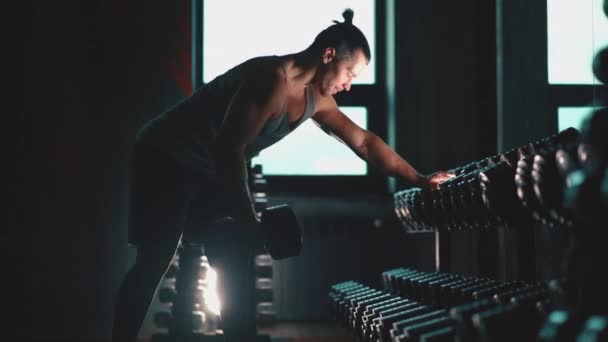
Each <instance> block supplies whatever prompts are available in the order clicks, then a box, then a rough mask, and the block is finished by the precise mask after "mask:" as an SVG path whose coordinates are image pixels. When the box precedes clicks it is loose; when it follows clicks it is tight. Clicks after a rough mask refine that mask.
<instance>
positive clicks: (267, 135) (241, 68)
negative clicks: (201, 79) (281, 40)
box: [136, 56, 315, 174]
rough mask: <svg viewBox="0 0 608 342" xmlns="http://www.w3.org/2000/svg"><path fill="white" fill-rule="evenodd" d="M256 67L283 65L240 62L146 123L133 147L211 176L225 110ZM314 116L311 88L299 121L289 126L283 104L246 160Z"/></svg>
mask: <svg viewBox="0 0 608 342" xmlns="http://www.w3.org/2000/svg"><path fill="white" fill-rule="evenodd" d="M260 63H279V64H280V65H282V67H283V68H285V65H284V64H283V63H282V61H281V60H280V59H279V58H278V57H277V56H265V57H257V58H253V59H250V60H248V61H245V62H243V63H242V64H240V65H237V66H236V67H234V68H232V69H230V70H228V71H227V72H226V73H224V74H222V75H220V76H218V77H216V78H215V79H214V80H212V81H211V82H209V83H207V84H205V85H203V86H202V87H200V88H199V89H198V90H197V91H196V92H195V93H194V94H193V95H192V96H190V97H188V98H186V99H185V100H183V101H182V102H180V103H178V104H177V105H175V106H173V107H171V108H169V109H168V110H167V111H165V112H164V113H162V114H160V115H158V116H157V117H155V118H153V119H152V120H150V121H149V122H147V123H146V124H145V125H144V126H143V127H142V128H141V129H140V130H139V132H138V134H137V138H136V143H137V144H143V145H147V146H150V147H152V148H155V149H157V150H160V151H163V152H165V153H168V154H169V155H171V156H173V157H174V158H175V159H176V160H177V161H178V162H179V163H181V164H182V165H184V166H185V167H188V168H191V169H193V170H195V171H197V172H202V173H206V174H209V173H215V165H214V162H213V159H212V157H211V153H210V146H211V145H212V144H213V143H214V141H215V138H216V136H217V132H218V131H219V129H220V127H221V124H222V122H223V121H224V117H225V115H226V108H227V107H228V104H229V103H230V100H231V99H232V96H233V95H234V94H235V92H236V91H237V89H238V87H239V85H240V84H241V82H242V81H243V79H244V77H245V76H246V75H247V73H248V72H250V71H251V70H255V68H256V67H258V66H259V65H260ZM314 113H315V98H314V93H313V89H312V87H311V86H308V87H306V104H305V110H304V113H303V115H302V117H301V118H300V119H299V120H298V121H297V122H295V123H292V124H289V120H288V113H287V110H286V103H285V105H284V106H283V109H282V110H281V113H280V115H278V116H277V117H275V118H273V119H271V120H269V121H267V122H266V124H265V125H264V127H263V128H262V130H261V132H260V134H259V135H258V136H257V137H256V139H255V140H254V141H253V142H252V143H251V144H249V145H248V146H247V147H246V149H245V157H246V158H247V160H251V158H253V157H255V156H256V155H257V154H258V153H259V152H260V151H262V150H263V149H265V148H267V147H269V146H271V145H273V144H274V143H276V142H278V141H279V140H281V139H282V138H284V137H285V136H287V135H288V134H289V133H291V132H292V131H293V130H295V129H296V128H297V127H298V126H300V125H301V124H302V123H303V122H304V121H306V120H307V119H308V118H310V117H311V116H312V115H313V114H314Z"/></svg>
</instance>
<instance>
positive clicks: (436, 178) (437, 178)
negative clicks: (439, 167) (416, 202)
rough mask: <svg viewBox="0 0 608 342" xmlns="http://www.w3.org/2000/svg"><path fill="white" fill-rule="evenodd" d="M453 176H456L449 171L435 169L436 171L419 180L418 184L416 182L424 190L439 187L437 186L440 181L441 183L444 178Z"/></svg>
mask: <svg viewBox="0 0 608 342" xmlns="http://www.w3.org/2000/svg"><path fill="white" fill-rule="evenodd" d="M455 176H456V175H455V174H453V173H449V172H446V171H437V172H434V173H431V174H430V175H428V176H425V177H424V178H423V179H422V180H421V182H420V184H418V186H420V187H421V188H422V189H424V190H434V189H439V186H440V184H441V183H443V182H445V181H446V180H448V179H450V178H453V177H455Z"/></svg>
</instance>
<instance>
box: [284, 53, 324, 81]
mask: <svg viewBox="0 0 608 342" xmlns="http://www.w3.org/2000/svg"><path fill="white" fill-rule="evenodd" d="M286 57H288V60H289V63H288V71H287V72H288V75H287V77H288V78H289V79H290V81H291V82H292V83H293V84H294V85H295V86H296V87H302V88H305V87H306V86H307V85H309V84H311V83H312V82H313V81H314V78H315V76H316V74H317V69H318V68H319V60H318V59H317V58H315V56H313V55H312V54H311V53H309V52H307V51H306V50H304V51H301V52H298V53H296V54H292V55H288V56H286Z"/></svg>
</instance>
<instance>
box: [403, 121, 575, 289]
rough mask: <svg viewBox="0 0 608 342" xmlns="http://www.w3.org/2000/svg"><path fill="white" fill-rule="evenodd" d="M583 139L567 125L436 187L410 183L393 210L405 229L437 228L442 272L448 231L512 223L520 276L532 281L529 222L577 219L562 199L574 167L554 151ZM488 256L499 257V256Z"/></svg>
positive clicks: (567, 149)
mask: <svg viewBox="0 0 608 342" xmlns="http://www.w3.org/2000/svg"><path fill="white" fill-rule="evenodd" d="M579 141H580V133H579V132H578V131H577V130H576V129H574V128H569V129H566V130H564V131H562V132H559V133H558V134H555V135H552V136H549V137H546V138H544V139H541V140H538V141H536V142H532V143H529V144H526V145H524V146H520V147H518V148H514V149H512V150H510V151H507V152H505V153H502V154H497V155H494V156H490V157H487V158H484V159H482V160H479V161H475V162H472V163H469V164H467V165H464V166H460V167H457V168H454V169H451V170H449V171H450V172H452V173H454V174H455V175H456V177H454V178H452V179H450V180H448V181H446V182H444V183H442V185H441V187H440V188H439V189H437V190H431V191H424V190H422V189H420V188H412V189H407V190H403V191H399V192H397V193H395V194H394V204H395V213H396V215H397V217H398V218H399V220H400V222H401V224H402V227H403V230H404V231H405V232H406V233H424V232H434V233H435V241H436V268H437V270H438V271H439V270H447V268H446V267H445V265H442V261H443V260H444V259H445V257H446V256H447V255H448V254H449V249H448V248H449V247H448V246H449V241H448V239H449V233H450V232H452V231H462V230H469V231H474V230H476V231H481V232H484V233H486V234H488V232H490V233H491V231H492V230H495V229H494V228H496V227H510V228H512V231H513V233H514V234H515V236H516V238H517V246H518V253H519V257H518V260H519V271H520V277H519V278H520V279H523V280H527V281H534V280H535V278H536V276H535V272H536V270H535V250H534V248H535V246H534V230H533V229H532V228H531V227H532V226H533V225H534V224H535V222H539V223H541V224H545V225H550V226H554V227H557V226H560V227H565V228H570V227H572V224H573V222H572V219H571V217H570V214H569V213H568V210H566V209H565V208H564V207H563V205H562V201H561V198H562V196H561V190H562V189H563V188H564V182H565V177H566V174H567V172H568V168H569V167H570V166H569V165H567V164H560V165H558V164H557V162H556V159H555V156H556V153H557V152H558V151H559V152H560V153H573V151H575V150H576V148H577V146H578V144H579ZM556 189H557V191H556ZM490 243H492V241H490ZM495 250H496V248H495V249H494V251H495ZM488 254H489V253H488ZM484 258H486V259H490V260H496V258H497V256H496V255H487V256H484ZM494 276H495V275H494Z"/></svg>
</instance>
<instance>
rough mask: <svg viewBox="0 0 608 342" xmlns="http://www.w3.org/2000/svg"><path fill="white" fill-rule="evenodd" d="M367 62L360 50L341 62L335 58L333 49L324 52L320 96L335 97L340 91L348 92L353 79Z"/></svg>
mask: <svg viewBox="0 0 608 342" xmlns="http://www.w3.org/2000/svg"><path fill="white" fill-rule="evenodd" d="M368 62H369V61H368V60H367V58H366V57H365V54H364V53H363V51H362V50H361V49H356V50H355V51H354V52H353V56H352V58H351V59H342V60H337V59H336V58H335V50H334V49H327V50H325V53H324V54H323V68H322V70H323V71H322V73H321V74H322V75H321V77H320V83H321V84H320V91H321V94H322V95H324V96H326V95H335V94H337V93H338V92H340V91H342V90H346V91H349V90H350V86H351V84H352V82H353V79H354V78H356V77H357V76H359V74H360V73H361V71H363V69H364V68H365V67H366V66H367V64H368Z"/></svg>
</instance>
